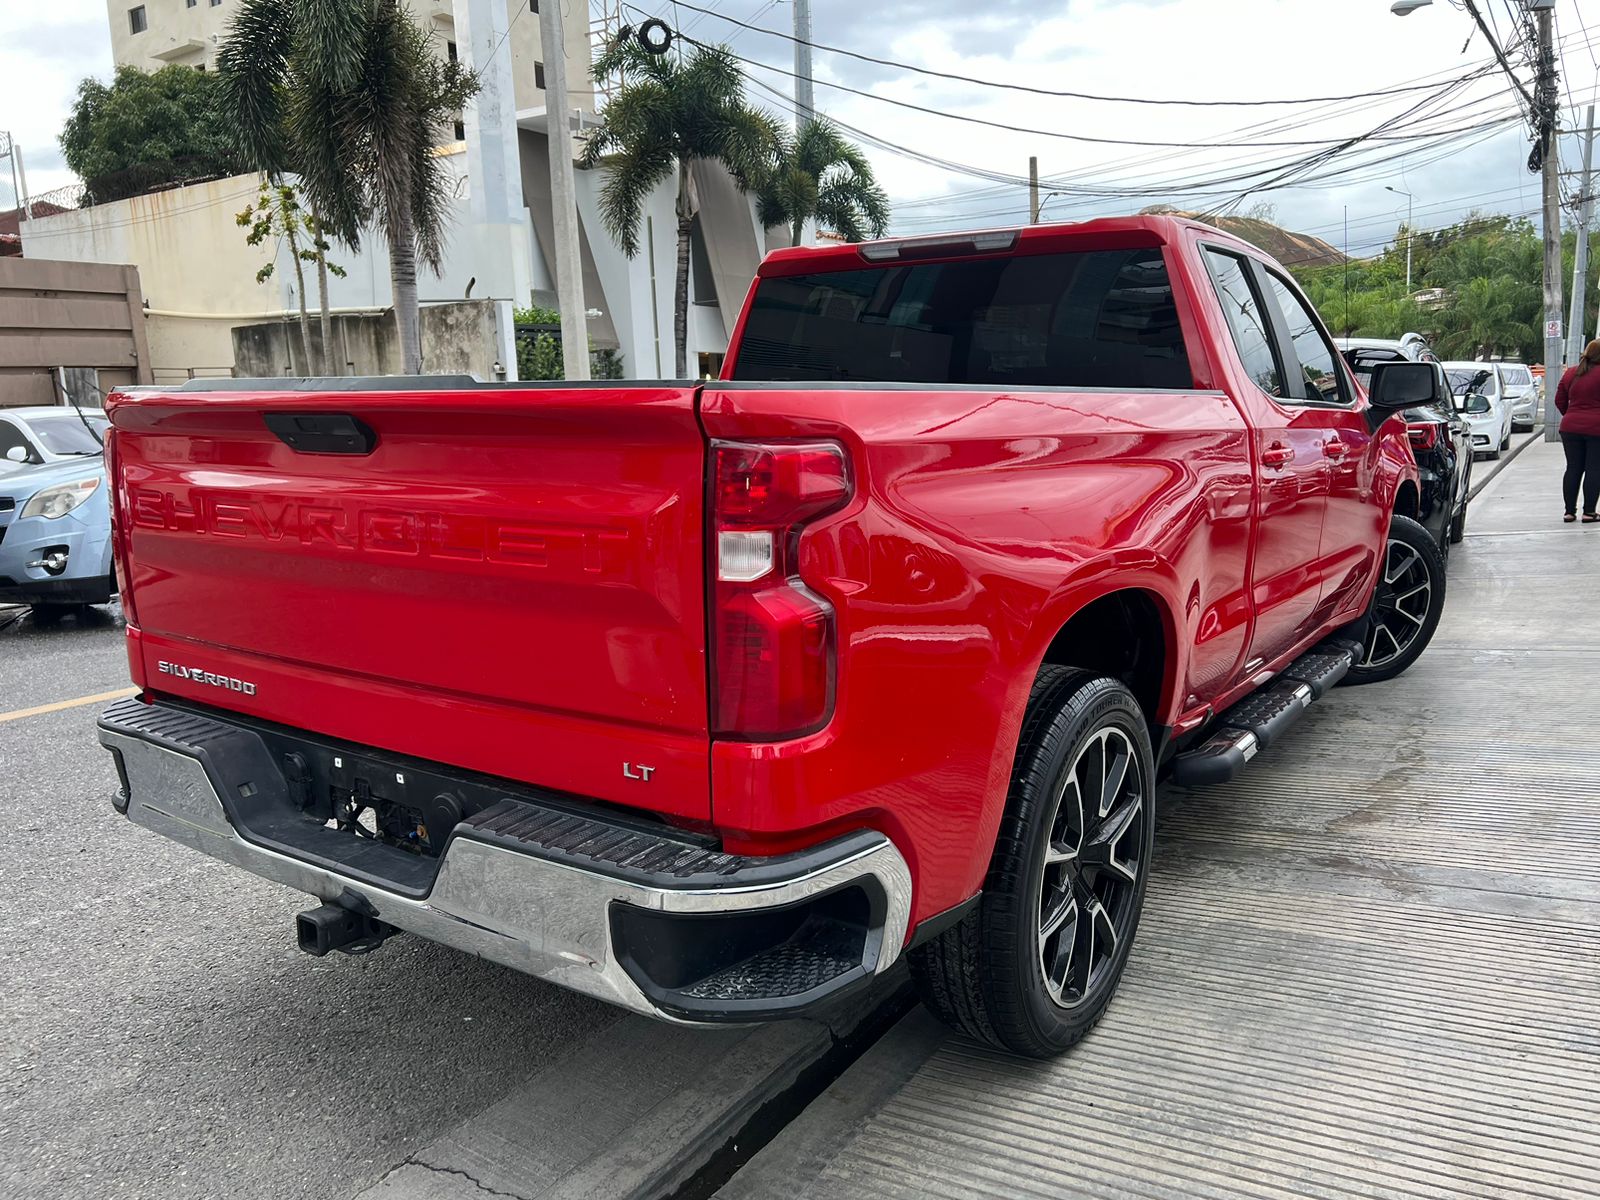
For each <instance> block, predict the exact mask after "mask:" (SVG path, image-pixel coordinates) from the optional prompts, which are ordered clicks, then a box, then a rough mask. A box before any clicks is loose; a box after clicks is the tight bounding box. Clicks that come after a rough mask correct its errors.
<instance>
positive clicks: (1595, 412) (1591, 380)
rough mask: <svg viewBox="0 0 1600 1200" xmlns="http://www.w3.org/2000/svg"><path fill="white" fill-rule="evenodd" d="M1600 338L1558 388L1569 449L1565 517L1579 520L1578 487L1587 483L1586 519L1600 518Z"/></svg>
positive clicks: (1565, 443) (1563, 492) (1563, 437)
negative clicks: (1598, 512) (1597, 507)
mask: <svg viewBox="0 0 1600 1200" xmlns="http://www.w3.org/2000/svg"><path fill="white" fill-rule="evenodd" d="M1596 367H1600V339H1596V340H1595V341H1592V342H1590V343H1589V344H1588V345H1587V346H1585V347H1584V348H1583V357H1582V358H1580V359H1579V360H1578V363H1577V365H1576V366H1574V367H1569V368H1568V369H1567V373H1566V374H1565V375H1563V376H1562V377H1561V385H1560V386H1559V387H1557V388H1556V409H1557V410H1558V411H1559V412H1560V413H1561V446H1562V448H1563V449H1564V450H1566V452H1567V473H1566V475H1564V476H1563V477H1562V479H1561V497H1562V499H1563V500H1565V501H1566V506H1567V507H1566V515H1565V516H1563V517H1562V518H1561V519H1562V520H1563V521H1575V520H1577V517H1578V514H1577V509H1578V487H1579V484H1582V486H1583V523H1584V524H1585V525H1593V524H1594V523H1595V522H1596V521H1600V516H1597V515H1596V514H1595V505H1596V503H1600V371H1597V370H1595V368H1596Z"/></svg>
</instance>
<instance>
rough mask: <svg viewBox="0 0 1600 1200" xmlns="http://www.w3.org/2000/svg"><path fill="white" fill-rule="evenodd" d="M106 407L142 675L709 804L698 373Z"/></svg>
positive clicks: (536, 779) (384, 738) (688, 809)
mask: <svg viewBox="0 0 1600 1200" xmlns="http://www.w3.org/2000/svg"><path fill="white" fill-rule="evenodd" d="M110 408H111V411H112V420H113V423H114V425H115V427H116V431H117V433H116V444H115V455H114V458H115V463H116V471H117V485H116V486H117V488H118V501H119V508H118V511H119V513H120V514H121V520H122V522H123V524H124V526H125V529H126V541H127V557H128V560H129V562H130V563H131V568H130V571H129V574H130V576H131V578H130V583H131V585H132V586H131V589H130V590H131V593H132V599H133V603H132V609H133V621H134V624H135V625H136V627H137V629H136V632H135V634H134V641H135V646H136V649H135V650H134V653H135V655H136V656H137V657H138V658H139V659H140V661H141V662H142V665H143V668H144V676H145V680H146V682H147V684H148V686H149V687H150V689H151V690H153V691H159V692H165V693H168V694H172V695H176V696H180V697H185V698H188V699H191V700H195V701H199V702H202V703H206V704H212V705H217V706H221V707H226V708H231V709H234V710H236V711H240V712H245V713H249V714H252V715H254V716H258V717H262V718H266V719H269V720H273V721H278V722H282V723H283V724H286V725H290V726H294V727H296V728H301V729H308V730H312V731H315V732H317V733H320V734H324V735H327V736H330V737H334V738H341V739H349V740H352V741H355V742H361V743H366V744H369V745H372V746H377V747H380V748H383V749H386V750H391V751H396V752H399V753H402V754H410V755H415V756H417V757H420V758H426V759H430V760H433V761H437V762H443V763H448V764H452V765H454V766H458V767H462V768H466V769H469V770H475V771H481V772H486V773H489V774H494V775H502V776H507V777H510V778H514V779H520V780H524V781H526V782H530V783H536V784H540V785H543V786H546V787H552V788H560V789H564V790H567V791H571V792H574V793H577V794H580V795H585V796H592V797H597V798H601V799H607V800H612V801H616V802H619V803H625V804H629V805H633V806H636V807H642V808H648V809H653V810H656V811H659V812H662V813H670V814H676V815H680V816H685V817H691V818H695V819H701V820H703V819H708V818H709V816H710V797H709V790H708V786H709V785H708V765H707V764H708V754H709V736H708V732H707V705H706V669H705V600H704V590H705V585H704V575H705V566H704V545H703V542H704V532H703V525H704V522H703V515H702V514H703V507H704V499H703V495H704V485H703V472H704V455H705V446H704V439H703V437H702V434H701V432H700V429H699V426H698V424H697V421H696V415H695V389H694V388H693V387H692V386H674V385H665V384H660V385H657V384H646V385H632V386H617V385H606V386H590V387H573V386H570V385H555V386H551V387H527V388H519V387H512V388H496V387H493V386H482V385H479V386H471V385H468V386H464V387H463V388H462V389H460V390H418V391H407V390H393V391H391V390H382V391H375V390H359V389H355V390H339V391H272V392H265V391H248V390H245V391H239V390H220V391H202V392H191V391H182V392H174V393H144V394H139V395H131V396H124V397H117V398H114V400H113V402H112V404H111V405H110ZM286 421H287V424H286V423H285V422H286ZM269 424H270V425H271V426H273V427H276V428H277V429H278V430H279V432H274V428H273V427H269ZM363 427H365V430H370V433H371V435H373V436H374V437H375V444H374V445H372V446H371V448H370V450H369V449H366V445H365V441H366V438H365V434H364V431H363ZM352 431H355V432H354V435H353V436H348V435H351V433H352ZM290 441H293V442H295V443H296V444H295V445H291V444H289V443H290ZM330 451H331V452H330Z"/></svg>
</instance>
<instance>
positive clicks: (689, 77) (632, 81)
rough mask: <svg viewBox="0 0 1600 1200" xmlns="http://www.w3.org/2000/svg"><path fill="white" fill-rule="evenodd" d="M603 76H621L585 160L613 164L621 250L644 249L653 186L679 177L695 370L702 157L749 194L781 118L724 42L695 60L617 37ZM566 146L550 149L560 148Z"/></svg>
mask: <svg viewBox="0 0 1600 1200" xmlns="http://www.w3.org/2000/svg"><path fill="white" fill-rule="evenodd" d="M594 76H595V78H596V79H597V80H603V79H608V78H610V77H612V76H622V77H623V81H622V83H621V85H620V86H619V87H618V89H617V91H616V93H615V94H614V95H613V96H612V98H611V102H610V103H609V104H607V105H606V110H605V115H604V122H603V124H602V125H601V126H600V128H598V129H596V130H595V131H594V132H593V133H591V134H590V135H589V137H588V138H587V140H586V141H585V143H584V147H583V164H584V165H585V166H587V167H594V166H597V165H600V164H602V163H603V164H604V165H605V167H606V168H607V175H606V181H605V184H604V185H603V186H602V188H601V191H600V218H601V220H602V222H604V224H605V227H606V229H607V230H608V231H609V232H610V234H611V235H612V236H613V237H615V238H616V239H617V242H618V244H619V245H620V246H621V247H622V250H623V253H625V254H626V255H627V256H628V257H629V258H632V257H633V256H634V255H636V254H637V253H638V252H639V222H640V219H641V217H642V216H643V213H644V205H645V201H646V199H647V198H648V197H649V195H650V193H651V192H652V191H653V190H654V189H655V188H656V187H657V186H658V185H659V184H661V183H663V182H665V181H666V180H668V179H670V178H671V177H672V175H673V174H674V173H676V174H677V177H678V196H677V218H678V267H677V282H676V287H675V288H674V293H673V325H672V332H673V342H674V345H675V347H676V356H675V360H674V365H675V369H676V371H677V375H678V377H679V378H680V379H681V378H683V377H685V376H686V375H687V374H688V341H689V238H690V235H691V232H692V230H693V228H694V217H695V212H696V211H697V209H698V204H697V202H696V199H695V194H694V186H693V179H692V177H691V175H690V170H691V167H692V165H693V163H694V161H695V160H696V159H705V160H709V161H714V162H720V163H721V164H722V165H723V166H725V167H726V168H727V169H728V172H729V174H731V175H732V176H733V178H734V181H735V182H736V183H737V184H738V185H739V186H740V187H741V188H742V189H744V190H746V191H749V190H751V189H752V188H754V187H756V186H757V185H758V184H759V183H760V182H761V181H762V180H764V179H766V178H767V177H768V176H769V175H770V173H771V171H772V168H773V166H774V164H775V162H776V150H777V145H778V137H779V127H778V123H777V122H776V121H775V120H774V119H773V118H772V116H771V115H769V114H768V113H766V112H763V111H762V110H761V109H758V108H755V107H753V106H751V105H750V104H748V103H747V102H746V101H745V98H744V93H743V91H742V90H741V87H740V78H741V77H740V74H739V68H738V64H737V63H736V62H735V61H734V58H733V55H732V54H731V53H730V52H729V51H728V50H727V49H726V48H725V47H720V46H695V47H694V48H693V49H692V50H691V51H690V52H689V54H688V56H687V57H685V58H683V59H681V60H680V59H679V58H678V57H677V56H676V55H671V54H661V55H655V54H651V53H650V52H649V51H647V50H646V49H644V47H643V46H642V45H640V43H639V42H638V40H637V39H635V38H633V37H618V38H614V39H613V40H612V41H611V42H609V43H608V44H607V45H606V47H605V48H604V49H603V50H602V51H601V53H600V56H599V57H598V58H596V59H595V62H594ZM558 151H559V148H558V147H554V146H552V147H551V153H557V152H558Z"/></svg>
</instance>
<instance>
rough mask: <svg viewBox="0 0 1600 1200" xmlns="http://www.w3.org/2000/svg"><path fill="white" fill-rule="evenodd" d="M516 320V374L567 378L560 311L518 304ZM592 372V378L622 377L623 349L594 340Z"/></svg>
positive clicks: (527, 376)
mask: <svg viewBox="0 0 1600 1200" xmlns="http://www.w3.org/2000/svg"><path fill="white" fill-rule="evenodd" d="M516 324H517V378H518V379H527V380H541V379H546V380H547V379H565V378H566V377H567V368H566V364H565V363H564V362H563V360H562V355H561V334H560V327H561V314H560V313H558V312H557V311H556V310H555V309H553V308H539V307H537V306H534V307H531V308H519V309H517V310H516ZM589 375H590V377H591V378H593V379H621V378H622V354H621V352H620V351H617V350H596V349H595V347H594V342H593V341H592V340H591V341H590V343H589Z"/></svg>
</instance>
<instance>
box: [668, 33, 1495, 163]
mask: <svg viewBox="0 0 1600 1200" xmlns="http://www.w3.org/2000/svg"><path fill="white" fill-rule="evenodd" d="M679 37H681V38H683V40H684V41H686V42H688V43H689V44H690V45H692V46H698V47H700V48H701V49H707V50H708V49H711V47H710V46H709V45H708V44H707V43H705V42H701V41H697V40H696V39H694V38H692V37H688V36H687V35H685V34H682V33H680V34H679ZM729 53H730V54H731V53H732V52H731V51H730V52H729ZM732 57H733V58H735V59H737V60H738V61H739V62H742V63H746V64H748V65H750V66H756V67H761V68H762V69H763V70H768V71H772V72H773V73H775V74H778V75H787V76H789V77H790V78H791V79H792V78H794V77H795V74H794V72H793V71H786V70H784V69H783V68H781V67H774V66H771V65H769V64H767V63H763V62H757V61H756V60H754V59H749V58H744V57H743V56H741V55H738V54H733V55H732ZM1464 78H1470V76H1469V77H1464ZM814 82H815V83H817V84H818V85H820V86H822V87H827V88H833V89H834V90H835V91H840V92H848V93H849V94H850V95H852V96H860V97H862V98H863V99H867V100H876V101H878V102H879V103H880V104H892V105H894V106H895V107H896V108H904V109H908V110H910V111H912V112H919V113H923V114H925V115H927V116H930V117H940V118H942V119H944V120H947V121H960V122H963V123H964V124H968V125H982V126H985V127H986V128H989V129H999V130H1002V131H1004V132H1006V133H1021V134H1027V135H1029V136H1032V137H1048V138H1057V139H1060V140H1062V141H1068V142H1082V143H1085V144H1088V145H1095V146H1139V147H1143V148H1146V149H1165V150H1214V149H1220V148H1221V145H1222V144H1221V143H1217V142H1163V141H1145V140H1141V139H1138V138H1106V137H1093V136H1091V135H1089V134H1083V133H1068V132H1065V131H1063V130H1059V129H1037V128H1030V127H1029V126H1026V125H1012V124H1009V123H1007V122H1005V121H991V120H988V119H987V118H985V117H974V116H971V115H968V114H966V113H956V112H948V111H945V110H942V109H937V108H929V107H927V106H926V105H922V104H913V103H912V102H911V101H909V100H898V99H896V98H894V97H893V96H880V95H878V94H877V93H876V92H869V91H865V90H863V89H861V88H854V87H850V86H849V85H848V84H843V83H833V82H831V81H829V80H826V79H816V80H814ZM1380 128H1381V126H1380ZM1429 136H1432V135H1431V134H1377V133H1376V132H1373V133H1366V134H1358V135H1357V136H1356V139H1354V140H1359V141H1373V142H1404V141H1413V140H1415V139H1417V138H1419V137H1429ZM1351 140H1352V139H1350V138H1339V137H1328V138H1307V139H1297V140H1285V141H1258V142H1231V143H1228V145H1231V146H1236V147H1239V148H1242V149H1266V148H1281V149H1289V148H1304V147H1307V146H1330V145H1339V144H1347V143H1349V142H1350V141H1351Z"/></svg>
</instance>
